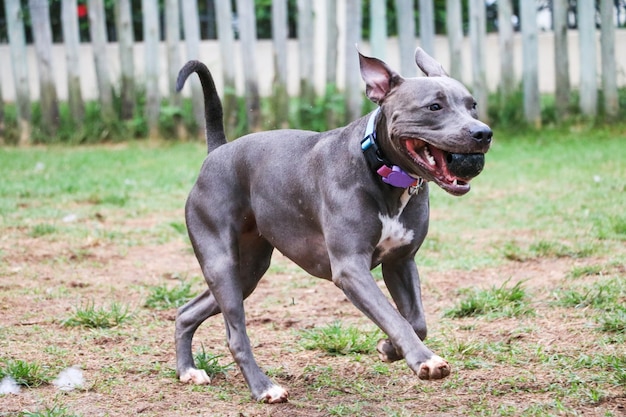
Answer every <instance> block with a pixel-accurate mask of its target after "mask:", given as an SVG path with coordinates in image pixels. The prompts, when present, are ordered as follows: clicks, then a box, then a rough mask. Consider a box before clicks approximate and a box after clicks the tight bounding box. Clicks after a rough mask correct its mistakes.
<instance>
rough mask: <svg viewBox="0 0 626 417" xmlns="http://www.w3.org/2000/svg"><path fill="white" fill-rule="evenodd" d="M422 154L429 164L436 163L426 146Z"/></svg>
mask: <svg viewBox="0 0 626 417" xmlns="http://www.w3.org/2000/svg"><path fill="white" fill-rule="evenodd" d="M424 154H425V155H426V161H428V163H429V164H430V165H433V166H435V165H436V162H435V158H433V156H432V155H431V153H430V151H429V150H428V148H425V149H424Z"/></svg>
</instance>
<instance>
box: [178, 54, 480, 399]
mask: <svg viewBox="0 0 626 417" xmlns="http://www.w3.org/2000/svg"><path fill="white" fill-rule="evenodd" d="M359 59H360V64H361V76H362V78H363V80H364V81H365V84H366V86H367V89H366V92H367V97H368V98H369V99H370V100H372V101H373V102H374V103H376V104H377V105H378V106H379V107H378V109H377V110H376V111H374V112H372V113H371V114H370V115H367V116H365V117H362V118H360V119H359V120H356V121H355V122H352V123H350V124H349V125H348V126H346V127H342V128H339V129H335V130H331V131H329V132H322V133H318V132H310V131H303V130H276V131H270V132H262V133H255V134H251V135H247V136H244V137H242V138H240V139H237V140H236V141H234V142H231V143H228V144H227V143H226V137H225V134H224V127H223V120H222V119H223V117H222V106H221V103H220V100H219V97H218V96H217V92H216V90H215V85H214V83H213V79H212V77H211V74H210V72H209V70H208V69H207V68H206V66H205V65H204V64H202V63H200V62H198V61H190V62H188V63H187V64H186V65H185V66H184V67H183V68H182V70H181V71H180V73H179V76H178V84H177V88H178V90H180V89H181V88H182V86H183V84H184V83H185V80H186V79H187V77H188V76H189V75H190V74H192V73H193V72H196V73H197V74H198V76H199V77H200V81H201V83H202V87H203V91H204V100H205V117H206V139H207V146H208V152H209V154H208V156H207V158H206V160H205V161H204V164H203V166H202V169H201V171H200V175H199V177H198V180H197V182H196V184H195V185H194V187H193V189H192V190H191V193H190V195H189V199H188V200H187V205H186V209H185V217H186V220H187V229H188V231H189V237H190V239H191V243H192V245H193V249H194V251H195V254H196V257H197V258H198V262H199V263H200V266H201V268H202V272H203V274H204V277H205V279H206V282H207V284H208V287H209V288H208V289H207V290H205V291H204V292H203V293H202V294H200V295H199V296H197V297H196V298H195V299H193V300H192V301H190V302H189V303H188V304H186V305H185V306H183V307H182V308H180V310H179V311H178V316H177V318H176V357H177V363H176V371H177V374H178V377H179V378H180V380H181V381H182V382H192V383H195V384H206V383H209V382H210V379H209V377H208V376H207V374H206V373H205V372H204V371H202V370H199V369H197V368H196V367H195V365H194V362H193V356H192V350H191V341H192V338H193V335H194V333H195V331H196V329H197V328H198V326H200V324H201V323H202V322H203V321H204V320H206V319H207V318H209V317H211V316H213V315H216V314H218V313H222V315H223V316H224V321H225V324H226V335H227V338H228V346H229V349H230V351H231V353H232V355H233V357H234V359H235V362H236V363H237V365H238V366H239V368H240V369H241V372H242V374H243V376H244V378H245V380H246V382H247V383H248V386H249V387H250V390H251V392H252V396H253V397H254V398H255V399H256V400H259V401H266V402H268V403H277V402H284V401H287V398H288V392H287V390H286V389H284V388H282V387H281V386H279V385H277V384H275V383H274V382H272V381H271V380H270V379H269V378H268V377H267V376H266V375H265V374H264V373H263V371H262V370H261V369H260V368H259V366H258V365H257V363H256V361H255V359H254V356H253V354H252V348H251V346H250V340H249V339H248V336H247V334H246V317H245V313H244V299H245V298H246V297H248V296H249V295H250V294H251V293H252V291H254V289H255V287H256V286H257V284H258V282H259V280H260V279H261V277H262V276H263V274H264V273H265V272H266V271H267V268H268V267H269V265H270V258H271V256H272V251H273V250H274V248H276V249H278V250H279V251H280V252H282V253H283V254H284V255H285V256H287V257H288V258H289V259H291V260H292V261H294V262H295V263H296V264H298V265H299V266H301V267H302V268H303V269H304V270H305V271H307V272H308V273H309V274H311V275H314V276H316V277H320V278H324V279H327V280H332V282H333V283H334V284H335V285H336V286H337V287H339V288H340V289H341V290H343V292H344V293H345V295H346V297H347V298H348V299H349V300H350V301H351V302H352V303H353V304H354V305H355V306H356V307H357V308H358V309H359V310H361V311H362V312H363V313H364V314H365V315H366V316H367V317H369V318H370V319H371V320H372V321H373V322H374V323H376V325H377V326H378V327H380V328H381V329H382V331H383V332H385V334H386V335H387V337H388V339H384V340H381V341H380V342H379V343H378V346H377V349H378V351H379V353H380V357H381V359H382V360H385V361H395V360H399V359H402V358H404V359H405V360H406V362H407V364H408V365H409V367H410V368H411V369H412V370H413V371H414V372H415V373H416V374H417V376H418V377H419V378H420V379H441V378H445V377H446V376H448V375H449V374H450V365H449V364H448V362H446V361H445V360H444V359H442V358H441V357H439V356H437V355H435V354H434V353H433V352H431V351H430V350H429V349H428V348H427V347H426V346H425V345H424V343H423V342H422V341H423V340H424V339H425V338H426V322H425V319H424V308H423V306H422V300H421V293H420V280H419V275H418V272H417V267H416V265H415V260H414V258H415V254H416V252H417V250H418V249H419V247H420V245H421V244H422V242H423V241H424V238H425V237H426V233H427V230H428V216H429V208H428V184H427V182H429V181H432V182H434V183H435V184H437V185H438V186H439V187H441V188H443V189H444V190H445V191H447V192H448V193H450V194H452V195H462V194H465V193H467V192H468V191H469V190H470V185H469V181H470V179H471V178H473V177H475V176H476V175H478V174H479V173H480V171H481V170H482V168H483V165H484V154H485V152H487V150H488V149H489V145H490V143H491V137H492V132H491V129H490V128H489V127H488V126H487V125H485V124H484V123H482V122H480V121H478V120H477V118H476V102H475V100H474V98H473V97H472V96H471V94H470V93H469V92H468V91H467V89H466V88H465V87H464V86H463V85H462V84H460V83H459V82H458V81H455V80H454V79H452V78H450V77H448V76H447V74H446V72H445V71H444V70H443V68H442V67H441V65H440V64H439V63H438V62H437V61H435V60H434V59H433V58H431V57H430V56H429V55H427V54H426V53H425V52H424V51H422V50H421V49H419V48H418V49H417V51H416V53H415V62H416V63H417V65H418V67H419V68H420V69H421V70H422V71H423V72H424V73H425V74H426V75H427V77H418V78H403V77H401V76H400V75H399V74H397V73H396V72H395V71H393V70H392V69H391V68H389V67H388V66H387V64H385V63H384V62H382V61H380V60H378V59H376V58H368V57H365V56H363V55H361V54H359ZM379 264H381V265H382V272H383V277H384V281H385V284H386V286H387V288H388V289H389V293H390V294H391V297H392V298H393V301H394V302H395V305H396V307H397V309H396V308H394V306H393V305H392V304H391V303H390V302H389V300H388V299H387V298H386V297H385V295H384V294H383V292H382V291H381V290H380V289H379V287H378V286H377V285H376V282H375V281H374V278H373V277H372V275H371V273H370V270H371V269H372V268H374V267H375V266H377V265H379Z"/></svg>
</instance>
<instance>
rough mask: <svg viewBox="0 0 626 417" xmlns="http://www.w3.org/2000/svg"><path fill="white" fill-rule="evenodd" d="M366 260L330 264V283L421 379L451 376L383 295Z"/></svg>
mask: <svg viewBox="0 0 626 417" xmlns="http://www.w3.org/2000/svg"><path fill="white" fill-rule="evenodd" d="M368 262H369V260H368V258H367V257H365V256H346V257H344V258H341V259H336V260H334V261H333V264H332V271H333V282H334V283H335V285H337V286H338V287H339V288H341V289H342V290H343V292H344V293H345V294H346V297H348V299H349V300H350V301H351V302H352V303H353V304H354V305H355V306H356V307H357V308H358V309H359V310H361V311H362V312H363V313H364V314H365V315H366V316H367V317H369V318H370V319H371V320H372V321H373V322H374V323H376V325H378V327H380V328H381V330H382V331H383V332H385V334H387V336H388V337H389V339H390V340H391V343H392V344H393V346H394V347H395V350H396V351H397V353H398V355H400V356H401V357H404V359H405V360H406V361H407V364H408V365H409V367H410V368H411V369H412V370H413V371H414V372H415V373H416V374H417V375H418V377H419V378H420V379H442V378H445V377H446V376H448V375H449V374H450V365H449V364H448V362H446V361H445V360H443V359H442V358H441V357H439V356H437V355H435V354H434V353H433V352H431V351H430V350H429V349H428V348H427V347H426V345H424V343H423V342H422V341H421V340H420V338H419V337H418V336H417V333H416V332H415V330H414V329H413V326H412V325H411V324H410V323H409V322H408V321H407V320H406V319H405V318H404V317H403V316H402V315H401V314H400V313H399V312H398V310H396V309H395V308H394V307H393V306H392V305H391V303H390V302H389V301H388V300H387V298H386V297H385V295H384V294H383V293H382V291H381V290H380V288H378V285H376V282H375V281H374V278H373V277H372V274H371V273H370V271H369V263H368Z"/></svg>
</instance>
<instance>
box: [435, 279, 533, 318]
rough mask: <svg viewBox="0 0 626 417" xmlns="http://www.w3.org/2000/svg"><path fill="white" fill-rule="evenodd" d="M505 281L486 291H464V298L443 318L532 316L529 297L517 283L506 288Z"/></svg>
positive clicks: (519, 283)
mask: <svg viewBox="0 0 626 417" xmlns="http://www.w3.org/2000/svg"><path fill="white" fill-rule="evenodd" d="M507 284H508V281H505V282H504V283H503V284H502V285H501V286H499V287H495V286H494V287H492V288H490V289H486V290H478V289H466V290H464V291H463V293H465V294H464V298H462V299H461V300H460V302H459V303H458V304H457V305H456V306H455V307H453V308H451V309H449V310H447V311H446V312H445V314H444V316H445V317H453V318H461V317H474V316H489V317H518V316H523V315H529V314H533V313H534V311H533V309H532V307H531V306H530V302H529V296H528V294H527V293H526V289H525V288H524V286H523V285H522V282H521V281H519V282H517V283H516V284H515V285H513V286H508V287H507Z"/></svg>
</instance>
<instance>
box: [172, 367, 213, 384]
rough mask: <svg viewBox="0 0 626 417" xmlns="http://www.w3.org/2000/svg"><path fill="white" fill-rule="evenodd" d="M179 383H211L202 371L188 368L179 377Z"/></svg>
mask: <svg viewBox="0 0 626 417" xmlns="http://www.w3.org/2000/svg"><path fill="white" fill-rule="evenodd" d="M179 379H180V382H183V383H185V384H188V383H192V384H195V385H207V384H210V383H211V378H209V376H208V375H207V373H206V372H205V371H204V370H203V369H196V368H189V369H187V371H186V372H184V373H182V374H181V375H180V377H179Z"/></svg>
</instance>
